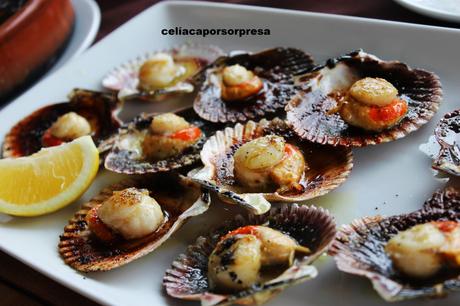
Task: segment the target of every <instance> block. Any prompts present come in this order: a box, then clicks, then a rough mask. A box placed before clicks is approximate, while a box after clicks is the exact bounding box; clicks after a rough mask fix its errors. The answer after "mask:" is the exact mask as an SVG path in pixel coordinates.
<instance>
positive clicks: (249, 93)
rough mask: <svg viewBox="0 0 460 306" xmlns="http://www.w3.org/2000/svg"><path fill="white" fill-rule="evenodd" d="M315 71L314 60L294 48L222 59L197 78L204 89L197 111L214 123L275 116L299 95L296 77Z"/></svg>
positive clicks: (198, 97)
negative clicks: (296, 94)
mask: <svg viewBox="0 0 460 306" xmlns="http://www.w3.org/2000/svg"><path fill="white" fill-rule="evenodd" d="M312 67H313V59H312V57H311V56H310V55H309V54H307V53H305V52H304V51H301V50H299V49H294V48H274V49H268V50H265V51H262V52H259V53H244V52H243V53H241V54H236V55H233V56H228V57H222V58H219V59H218V60H217V61H215V62H214V63H213V64H211V65H209V66H208V67H207V68H206V69H205V70H203V71H202V72H201V73H200V74H199V75H198V76H197V79H199V83H200V84H202V85H201V88H200V89H199V91H198V94H197V96H196V98H195V100H194V102H193V108H194V109H195V111H196V113H197V114H198V115H199V116H200V117H202V118H203V119H205V120H208V121H211V122H222V123H226V122H242V121H247V120H249V119H261V118H267V116H273V115H274V114H276V112H278V111H282V110H283V109H284V107H285V105H286V103H287V101H288V100H289V99H290V98H291V97H292V96H293V95H294V94H295V93H296V92H297V88H296V87H295V86H294V84H293V83H294V76H296V75H300V74H302V73H305V72H306V71H308V70H309V69H311V68H312Z"/></svg>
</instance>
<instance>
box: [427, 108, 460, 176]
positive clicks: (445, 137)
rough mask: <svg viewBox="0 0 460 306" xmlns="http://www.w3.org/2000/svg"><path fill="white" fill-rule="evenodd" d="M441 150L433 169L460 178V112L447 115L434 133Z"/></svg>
mask: <svg viewBox="0 0 460 306" xmlns="http://www.w3.org/2000/svg"><path fill="white" fill-rule="evenodd" d="M434 135H435V137H436V140H437V141H438V143H439V145H440V146H441V149H440V151H439V154H438V156H437V157H436V159H435V160H434V161H433V168H435V169H439V170H442V171H445V172H447V173H450V174H453V175H457V176H460V143H459V141H460V110H455V111H453V112H451V113H448V114H446V115H445V116H444V117H443V118H442V119H441V121H440V122H439V124H438V126H437V127H436V129H435V131H434Z"/></svg>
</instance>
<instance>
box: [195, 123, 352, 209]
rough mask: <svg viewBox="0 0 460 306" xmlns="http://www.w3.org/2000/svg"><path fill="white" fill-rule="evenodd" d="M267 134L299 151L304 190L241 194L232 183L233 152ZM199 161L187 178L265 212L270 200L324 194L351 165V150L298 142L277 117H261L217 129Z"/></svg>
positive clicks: (331, 188)
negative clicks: (304, 165)
mask: <svg viewBox="0 0 460 306" xmlns="http://www.w3.org/2000/svg"><path fill="white" fill-rule="evenodd" d="M270 134H275V135H280V136H283V137H284V138H285V139H286V140H287V141H288V142H291V143H292V142H293V143H295V144H296V145H297V146H298V147H299V148H300V149H301V150H302V152H303V154H304V157H305V160H306V163H307V164H308V166H309V169H306V171H305V175H304V178H303V179H302V180H301V182H300V183H301V184H302V185H303V186H304V187H305V190H304V192H302V193H300V194H292V195H291V194H290V195H285V194H279V193H277V192H273V193H244V192H243V191H242V190H241V187H238V186H237V184H236V183H235V180H234V177H233V154H234V152H235V151H236V149H237V148H238V146H239V145H240V144H243V143H245V142H248V141H251V140H253V139H256V138H258V137H261V136H264V135H270ZM201 161H202V162H203V164H204V168H202V169H201V170H198V171H191V172H190V173H189V177H191V178H192V179H193V180H194V181H196V182H197V183H200V184H201V185H203V186H204V187H205V188H208V189H210V190H212V191H215V192H217V193H218V194H219V196H221V198H222V199H223V200H224V201H229V202H230V203H237V204H239V205H242V206H243V207H246V208H248V209H249V210H251V211H252V212H253V213H255V214H263V213H265V212H266V211H268V210H269V209H270V205H271V204H270V202H269V201H277V202H300V201H305V200H309V199H312V198H315V197H318V196H321V195H324V194H326V193H328V192H329V191H331V190H333V189H335V188H337V187H338V186H339V185H340V184H342V183H343V182H344V181H345V180H346V179H347V177H348V175H349V174H350V172H351V169H352V167H353V155H352V152H351V150H350V149H347V148H341V147H332V146H321V145H318V144H314V143H311V142H305V141H301V140H300V139H299V138H298V137H296V135H294V133H293V132H292V131H291V130H290V129H289V128H288V126H287V124H286V123H285V122H284V121H283V120H281V119H279V118H275V119H273V120H272V121H267V120H265V119H262V120H261V121H260V122H258V123H256V122H253V121H249V122H247V123H246V124H245V125H242V124H240V123H238V124H236V125H235V126H234V127H233V128H229V127H227V128H226V129H225V130H223V131H218V132H216V134H215V135H213V136H211V137H210V138H209V140H208V141H207V142H206V143H205V145H204V146H203V150H202V152H201Z"/></svg>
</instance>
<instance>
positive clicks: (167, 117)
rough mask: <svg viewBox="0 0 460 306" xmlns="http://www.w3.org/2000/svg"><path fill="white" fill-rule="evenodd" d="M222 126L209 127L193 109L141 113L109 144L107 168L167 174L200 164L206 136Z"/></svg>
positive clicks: (140, 172) (108, 141)
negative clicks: (167, 172) (174, 111)
mask: <svg viewBox="0 0 460 306" xmlns="http://www.w3.org/2000/svg"><path fill="white" fill-rule="evenodd" d="M219 127H220V126H219V125H215V124H207V123H205V122H204V120H202V119H201V118H200V117H198V116H197V115H196V114H195V113H194V112H193V110H192V109H191V108H187V109H184V110H182V111H178V112H176V113H163V114H141V115H139V116H137V117H136V118H134V120H133V121H132V122H129V123H127V124H125V125H124V126H123V127H122V128H120V129H119V131H118V133H117V134H115V135H114V136H112V137H111V138H110V139H109V140H107V141H106V144H104V146H105V147H106V148H109V147H110V150H109V152H108V154H107V156H106V158H105V163H104V165H105V168H106V169H108V170H110V171H114V172H118V173H125V174H144V173H157V172H166V171H170V170H174V169H180V168H182V167H185V166H191V165H194V164H196V163H197V162H199V159H200V150H201V148H202V147H203V144H204V142H205V140H206V139H207V137H209V136H210V135H211V134H212V133H213V132H215V131H216V130H217V129H218V128H219Z"/></svg>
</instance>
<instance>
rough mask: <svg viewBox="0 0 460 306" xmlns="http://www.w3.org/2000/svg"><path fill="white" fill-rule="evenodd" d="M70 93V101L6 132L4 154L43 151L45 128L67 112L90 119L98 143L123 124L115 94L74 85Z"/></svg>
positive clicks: (23, 121)
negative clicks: (76, 87)
mask: <svg viewBox="0 0 460 306" xmlns="http://www.w3.org/2000/svg"><path fill="white" fill-rule="evenodd" d="M69 97H70V101H69V102H64V103H58V104H51V105H48V106H45V107H42V108H40V109H38V110H36V111H35V112H33V113H32V114H30V115H28V116H27V117H25V118H24V119H22V120H21V121H19V122H18V123H16V125H15V126H13V127H12V128H11V130H10V131H9V132H8V134H6V136H5V140H4V142H3V150H2V151H3V153H2V154H3V157H4V158H7V157H21V156H27V155H31V154H33V153H36V152H38V151H40V149H41V148H42V147H43V144H42V136H43V134H44V133H45V131H46V130H48V129H49V128H50V127H51V125H52V124H53V123H54V122H55V121H56V120H57V119H58V118H59V117H60V116H62V115H64V114H66V113H68V112H76V113H78V114H79V115H80V116H83V117H85V118H86V119H87V120H88V121H89V122H90V124H91V128H92V130H93V135H92V137H93V140H94V142H95V143H96V145H98V144H99V143H100V142H102V140H104V139H105V138H107V137H109V136H110V135H112V134H113V133H115V132H116V131H117V130H118V127H120V125H121V124H122V122H121V120H120V119H119V118H118V117H117V114H118V113H119V111H120V109H121V104H120V102H119V101H118V100H117V99H116V97H115V96H114V95H113V94H109V93H102V92H96V91H89V90H83V89H75V90H74V91H73V92H72V93H71V94H70V95H69Z"/></svg>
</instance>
